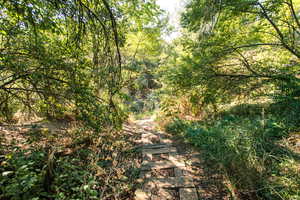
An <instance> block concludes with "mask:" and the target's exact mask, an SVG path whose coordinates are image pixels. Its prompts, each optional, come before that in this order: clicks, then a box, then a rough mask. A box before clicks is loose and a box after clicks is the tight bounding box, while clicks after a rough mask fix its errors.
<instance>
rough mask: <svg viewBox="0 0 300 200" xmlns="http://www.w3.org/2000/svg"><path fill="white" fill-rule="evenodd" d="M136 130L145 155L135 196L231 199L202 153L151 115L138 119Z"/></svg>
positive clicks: (170, 199)
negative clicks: (163, 129) (161, 127)
mask: <svg viewBox="0 0 300 200" xmlns="http://www.w3.org/2000/svg"><path fill="white" fill-rule="evenodd" d="M128 128H130V127H128ZM135 130H138V131H139V133H141V139H140V141H139V144H140V145H141V149H142V155H143V159H142V165H141V173H140V179H139V182H140V183H141V187H140V189H138V190H136V192H135V200H197V199H205V200H209V199H214V200H218V199H229V197H228V195H227V192H226V190H225V189H224V184H222V178H221V177H220V176H219V175H217V174H214V173H212V172H211V170H210V169H209V166H206V165H204V163H203V161H202V160H201V153H199V152H196V151H194V150H192V149H191V147H189V146H188V145H186V144H184V143H183V142H181V141H180V140H176V139H174V138H172V136H171V135H169V134H167V133H165V132H161V131H158V130H157V129H156V128H155V123H154V121H153V119H151V118H149V119H145V120H139V121H137V122H136V124H135Z"/></svg>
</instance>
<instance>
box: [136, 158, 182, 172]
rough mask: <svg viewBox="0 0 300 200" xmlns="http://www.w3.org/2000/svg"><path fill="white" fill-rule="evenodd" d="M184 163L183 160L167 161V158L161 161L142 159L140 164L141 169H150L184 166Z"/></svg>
mask: <svg viewBox="0 0 300 200" xmlns="http://www.w3.org/2000/svg"><path fill="white" fill-rule="evenodd" d="M184 166H185V164H184V163H183V162H179V161H169V160H163V161H157V162H152V161H150V162H149V161H144V162H143V166H142V169H141V170H142V171H144V170H151V169H166V168H175V167H179V168H180V167H184Z"/></svg>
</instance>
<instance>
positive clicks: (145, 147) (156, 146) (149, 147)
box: [143, 143, 172, 149]
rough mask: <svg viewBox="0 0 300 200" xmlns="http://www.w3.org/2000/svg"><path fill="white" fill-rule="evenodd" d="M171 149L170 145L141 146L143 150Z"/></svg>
mask: <svg viewBox="0 0 300 200" xmlns="http://www.w3.org/2000/svg"><path fill="white" fill-rule="evenodd" d="M168 147H172V145H171V144H165V143H160V144H145V145H143V149H160V148H168Z"/></svg>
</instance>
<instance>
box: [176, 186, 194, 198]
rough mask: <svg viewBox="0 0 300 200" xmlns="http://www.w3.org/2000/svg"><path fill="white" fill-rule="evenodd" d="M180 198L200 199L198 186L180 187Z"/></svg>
mask: <svg viewBox="0 0 300 200" xmlns="http://www.w3.org/2000/svg"><path fill="white" fill-rule="evenodd" d="M179 196H180V200H198V195H197V190H196V188H180V189H179Z"/></svg>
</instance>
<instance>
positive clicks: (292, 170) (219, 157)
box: [165, 102, 300, 200]
mask: <svg viewBox="0 0 300 200" xmlns="http://www.w3.org/2000/svg"><path fill="white" fill-rule="evenodd" d="M299 111H300V104H299V102H285V103H277V104H271V105H269V106H266V105H263V106H260V105H239V106H236V107H234V108H232V109H230V110H227V111H225V112H222V113H218V114H216V115H215V116H214V117H213V118H210V119H204V120H201V121H187V120H181V119H179V118H176V119H174V120H173V121H172V122H171V123H169V124H168V125H167V126H166V127H165V128H166V130H167V131H168V132H171V133H174V134H175V135H177V136H180V137H182V138H183V139H184V140H185V141H186V142H188V143H190V144H192V145H194V146H196V147H198V148H199V149H201V150H203V151H204V155H205V159H207V160H209V161H212V162H210V163H215V166H214V167H215V169H216V170H219V171H220V173H222V174H224V176H226V177H227V179H228V181H229V183H230V187H229V188H230V190H231V193H232V194H233V195H232V196H233V198H235V199H270V200H271V199H272V200H277V199H278V200H298V199H300V189H299V188H300V154H299V151H298V150H299V149H297V148H296V145H295V142H296V141H297V138H298V139H299V137H300V132H299V130H300V126H299V125H300V112H299Z"/></svg>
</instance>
